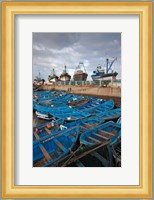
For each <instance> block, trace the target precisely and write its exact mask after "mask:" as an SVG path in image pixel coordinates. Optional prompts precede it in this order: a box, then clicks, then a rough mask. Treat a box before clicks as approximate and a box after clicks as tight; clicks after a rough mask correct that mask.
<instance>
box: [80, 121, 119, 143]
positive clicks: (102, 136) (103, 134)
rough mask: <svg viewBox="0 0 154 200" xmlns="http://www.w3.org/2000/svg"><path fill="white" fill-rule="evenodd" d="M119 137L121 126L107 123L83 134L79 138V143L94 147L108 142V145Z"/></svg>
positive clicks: (110, 122)
mask: <svg viewBox="0 0 154 200" xmlns="http://www.w3.org/2000/svg"><path fill="white" fill-rule="evenodd" d="M120 136H121V125H120V124H116V123H114V122H112V121H109V122H106V123H104V124H102V125H100V126H97V127H94V128H93V129H90V130H86V131H85V132H83V133H82V134H81V136H80V142H81V143H82V144H85V145H94V144H99V143H105V142H106V141H108V140H110V143H111V144H113V143H114V142H116V141H117V139H118V138H119V137H120Z"/></svg>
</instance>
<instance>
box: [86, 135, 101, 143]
mask: <svg viewBox="0 0 154 200" xmlns="http://www.w3.org/2000/svg"><path fill="white" fill-rule="evenodd" d="M89 139H90V140H92V141H93V142H97V143H100V142H101V141H100V140H97V139H95V138H92V137H90V136H89Z"/></svg>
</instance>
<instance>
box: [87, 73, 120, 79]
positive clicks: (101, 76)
mask: <svg viewBox="0 0 154 200" xmlns="http://www.w3.org/2000/svg"><path fill="white" fill-rule="evenodd" d="M117 75H118V73H117V72H114V73H107V74H102V75H91V78H92V79H93V81H97V80H102V81H103V80H111V79H116V76H117Z"/></svg>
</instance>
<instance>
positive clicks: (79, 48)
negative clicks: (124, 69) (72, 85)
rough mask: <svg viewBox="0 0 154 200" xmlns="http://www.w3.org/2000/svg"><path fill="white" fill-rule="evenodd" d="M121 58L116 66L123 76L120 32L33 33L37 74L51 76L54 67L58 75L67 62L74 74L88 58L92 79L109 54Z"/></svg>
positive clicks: (34, 67) (45, 77) (88, 70)
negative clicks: (80, 63) (96, 69)
mask: <svg viewBox="0 0 154 200" xmlns="http://www.w3.org/2000/svg"><path fill="white" fill-rule="evenodd" d="M115 57H117V58H118V61H116V62H115V63H114V69H115V70H116V71H117V72H118V77H121V34H120V33H33V78H34V77H35V76H36V75H38V72H40V73H41V75H42V76H43V78H44V79H46V80H47V77H48V75H49V74H50V72H51V71H52V69H53V68H54V69H55V71H56V73H57V75H60V74H61V73H62V71H63V68H64V65H66V66H67V70H68V72H69V73H70V74H71V75H73V73H74V70H75V68H76V67H77V65H78V64H79V62H80V61H82V62H84V65H85V68H86V71H87V72H88V79H89V80H91V74H92V71H93V70H95V68H96V67H97V65H98V64H101V65H103V64H104V62H105V60H106V58H112V59H113V58H115Z"/></svg>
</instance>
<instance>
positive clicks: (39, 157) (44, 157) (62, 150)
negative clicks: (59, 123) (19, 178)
mask: <svg viewBox="0 0 154 200" xmlns="http://www.w3.org/2000/svg"><path fill="white" fill-rule="evenodd" d="M77 139H78V127H73V128H70V129H67V130H63V131H60V132H59V133H58V134H56V135H53V136H50V135H49V136H46V137H44V138H42V139H41V140H40V141H35V142H34V143H33V166H34V167H40V166H44V167H47V166H49V165H52V164H53V163H54V162H56V161H57V160H58V159H60V158H62V157H63V156H65V155H67V154H68V153H69V152H70V151H71V150H72V149H73V147H74V145H75V143H76V141H77Z"/></svg>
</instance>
